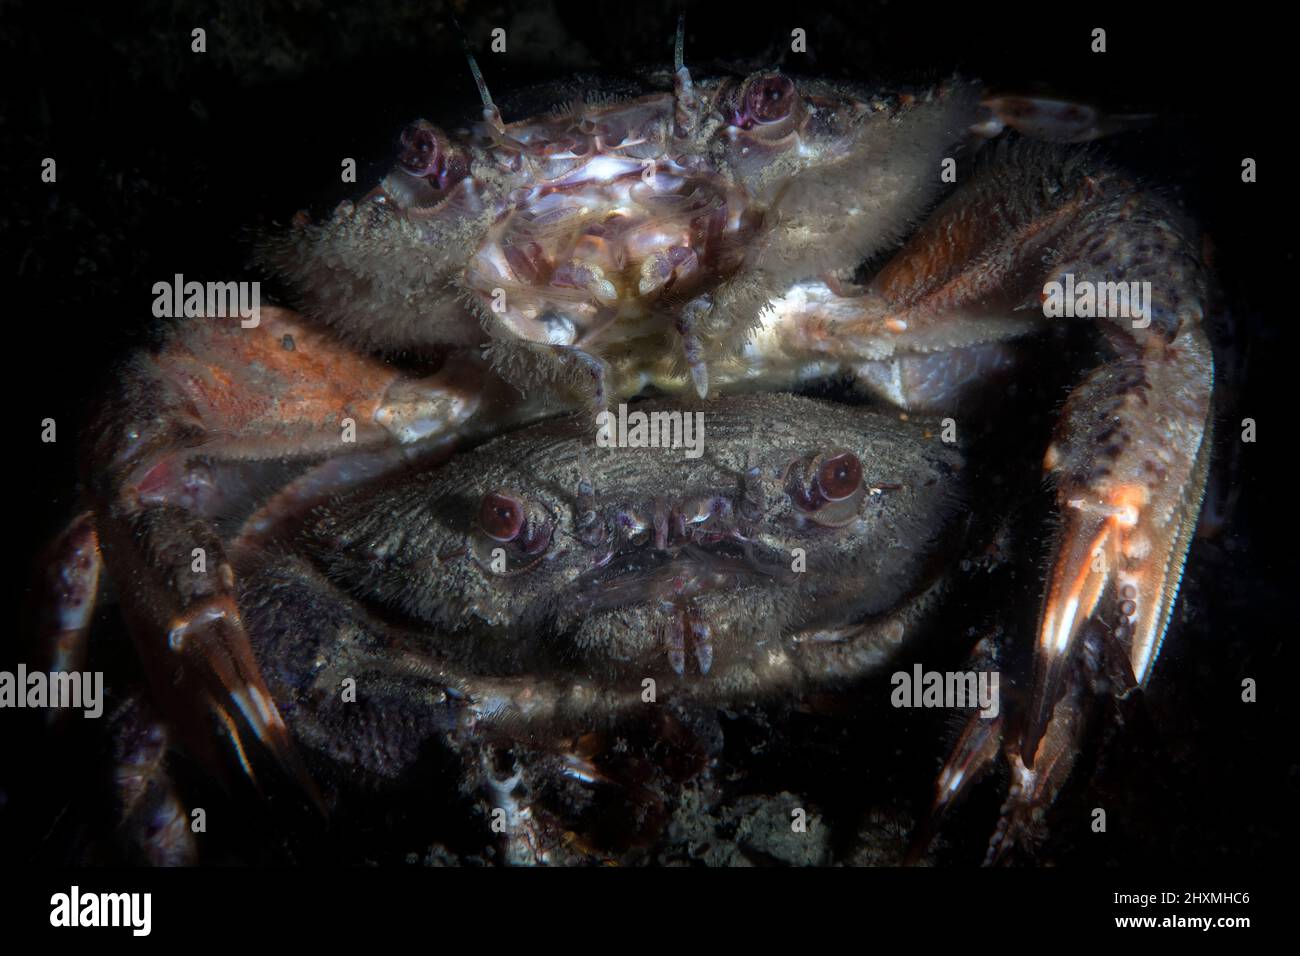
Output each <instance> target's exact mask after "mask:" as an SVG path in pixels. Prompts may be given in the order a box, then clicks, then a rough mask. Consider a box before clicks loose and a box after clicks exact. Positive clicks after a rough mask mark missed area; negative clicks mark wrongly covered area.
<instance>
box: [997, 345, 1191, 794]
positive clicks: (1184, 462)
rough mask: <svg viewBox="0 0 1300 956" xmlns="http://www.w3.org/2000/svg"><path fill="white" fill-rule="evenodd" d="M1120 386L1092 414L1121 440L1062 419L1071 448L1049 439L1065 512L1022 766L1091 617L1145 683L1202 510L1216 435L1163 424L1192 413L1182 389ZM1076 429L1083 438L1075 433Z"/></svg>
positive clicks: (1085, 397)
mask: <svg viewBox="0 0 1300 956" xmlns="http://www.w3.org/2000/svg"><path fill="white" fill-rule="evenodd" d="M1189 351H1190V349H1189ZM1162 364H1164V363H1160V362H1152V363H1151V364H1150V365H1148V367H1147V369H1146V374H1147V375H1148V376H1149V377H1150V378H1151V379H1157V380H1158V378H1159V377H1160V373H1161V371H1162V369H1161V365H1162ZM1206 366H1207V368H1208V361H1207V363H1206ZM1207 374H1208V373H1207ZM1117 379H1122V376H1118V377H1117V376H1113V375H1110V374H1108V373H1105V372H1103V373H1101V374H1099V375H1097V376H1095V377H1094V378H1093V380H1092V381H1089V382H1086V383H1085V384H1084V385H1083V386H1082V387H1081V389H1080V391H1079V392H1078V393H1076V396H1075V398H1074V399H1072V403H1075V406H1076V407H1075V408H1074V409H1067V415H1068V414H1072V413H1073V414H1075V415H1078V413H1079V406H1080V405H1082V406H1086V407H1087V408H1089V409H1091V410H1094V411H1096V410H1097V406H1098V403H1097V402H1096V401H1095V399H1096V397H1097V394H1109V393H1110V392H1112V391H1113V390H1114V389H1115V388H1116V386H1115V381H1116V380H1117ZM1123 387H1124V388H1126V389H1127V391H1126V393H1125V399H1124V400H1123V401H1121V402H1120V403H1119V407H1118V409H1116V408H1115V407H1113V406H1114V403H1112V404H1111V405H1106V404H1105V403H1101V410H1100V411H1098V412H1097V414H1095V415H1093V416H1091V417H1092V418H1093V419H1094V420H1101V421H1102V422H1103V423H1104V425H1105V426H1106V427H1111V426H1112V425H1113V428H1112V430H1115V429H1118V430H1119V431H1120V433H1122V434H1124V435H1125V441H1123V442H1121V443H1119V445H1118V446H1116V445H1105V446H1104V448H1103V449H1102V451H1101V453H1097V448H1096V446H1097V445H1098V443H1099V442H1098V433H1096V432H1091V431H1085V430H1082V429H1076V430H1075V431H1074V433H1073V434H1071V433H1070V432H1071V427H1070V424H1069V423H1068V422H1067V425H1066V430H1067V435H1066V437H1065V439H1064V444H1065V450H1062V447H1061V445H1059V444H1053V446H1052V447H1051V448H1050V449H1049V450H1048V453H1047V459H1046V464H1047V467H1048V469H1049V471H1053V472H1058V473H1064V474H1063V478H1062V481H1061V483H1060V488H1059V495H1058V497H1059V500H1060V502H1061V512H1062V516H1063V522H1062V526H1061V529H1060V531H1059V534H1058V538H1057V545H1056V549H1055V553H1054V556H1053V559H1052V563H1051V570H1050V572H1049V575H1048V585H1047V593H1046V598H1045V600H1044V603H1043V610H1042V615H1041V618H1040V624H1039V630H1038V645H1037V648H1036V650H1035V655H1034V679H1033V685H1032V689H1031V692H1030V700H1029V711H1028V715H1027V720H1026V722H1025V726H1024V732H1023V735H1022V737H1021V741H1020V745H1021V753H1022V754H1023V756H1024V761H1025V765H1026V767H1027V768H1033V767H1034V766H1035V764H1036V763H1037V761H1038V760H1039V748H1040V745H1041V742H1042V741H1043V739H1044V735H1045V733H1046V730H1047V726H1048V723H1049V721H1050V720H1051V719H1052V714H1053V710H1054V708H1055V707H1056V705H1057V701H1058V700H1059V699H1060V698H1061V695H1062V691H1063V688H1064V684H1065V679H1066V674H1067V673H1068V671H1069V668H1070V666H1071V661H1072V660H1073V658H1074V657H1075V655H1076V654H1077V652H1078V649H1079V647H1080V644H1079V642H1080V639H1081V636H1082V634H1083V633H1084V629H1085V626H1086V625H1087V624H1088V622H1089V621H1091V620H1094V619H1095V620H1099V621H1101V622H1102V624H1103V629H1104V630H1105V631H1107V632H1108V633H1109V634H1110V635H1111V639H1112V640H1113V641H1114V642H1115V643H1116V644H1117V645H1118V646H1119V647H1120V648H1121V649H1122V651H1123V652H1124V654H1125V655H1126V657H1127V667H1128V674H1127V681H1126V682H1127V683H1131V684H1133V685H1136V686H1139V687H1140V686H1143V685H1144V684H1145V683H1146V681H1147V679H1148V678H1149V677H1150V674H1151V670H1152V667H1153V666H1154V664H1155V661H1156V658H1157V656H1158V655H1159V653H1160V647H1161V644H1162V642H1163V640H1164V635H1165V630H1166V629H1167V627H1168V624H1169V617H1170V615H1171V613H1172V612H1173V607H1174V601H1175V599H1176V598H1177V596H1178V586H1179V583H1180V581H1181V579H1182V572H1183V561H1184V559H1185V557H1186V554H1187V548H1188V545H1189V544H1190V541H1191V537H1192V533H1193V531H1194V530H1195V526H1196V518H1197V515H1198V514H1199V512H1200V502H1201V496H1202V494H1203V490H1204V487H1205V477H1206V469H1207V466H1208V460H1209V442H1207V441H1205V440H1204V438H1203V434H1194V435H1193V434H1190V432H1191V431H1192V430H1191V429H1187V431H1188V432H1189V434H1187V435H1183V434H1180V433H1179V432H1177V431H1175V432H1173V433H1172V434H1170V433H1166V432H1164V431H1163V429H1164V428H1167V427H1168V426H1169V425H1171V424H1179V423H1180V422H1182V421H1187V420H1189V419H1191V420H1193V421H1194V420H1195V419H1194V418H1193V416H1191V415H1188V414H1187V412H1188V411H1192V409H1190V408H1189V409H1182V408H1178V407H1177V406H1178V404H1179V401H1180V398H1179V396H1178V393H1177V392H1174V393H1172V394H1173V395H1174V396H1175V398H1174V401H1169V402H1162V401H1160V399H1159V398H1153V397H1152V396H1151V395H1150V392H1147V391H1145V390H1141V389H1135V388H1132V387H1130V386H1127V385H1126V386H1123ZM1090 393H1092V394H1090ZM1139 396H1140V400H1135V397H1139ZM1079 400H1081V401H1079ZM1186 404H1189V405H1190V404H1191V403H1186ZM1136 405H1140V406H1141V407H1142V409H1143V411H1144V413H1145V414H1144V415H1143V416H1142V419H1140V420H1139V419H1138V418H1137V417H1136V416H1131V415H1129V414H1126V412H1127V411H1128V410H1129V409H1130V408H1132V407H1133V406H1136ZM1157 405H1166V406H1167V407H1165V408H1159V407H1154V406H1157ZM1195 410H1196V411H1197V412H1199V413H1201V414H1203V409H1202V403H1200V402H1197V403H1196V409H1195ZM1116 411H1118V414H1115V412H1116ZM1153 412H1154V414H1152V413H1153ZM1080 417H1087V416H1080ZM1198 417H1199V416H1198ZM1201 421H1202V422H1203V421H1204V418H1203V417H1202V418H1201ZM1102 434H1103V435H1104V434H1106V433H1105V432H1103V433H1102ZM1081 437H1084V438H1086V439H1087V441H1086V442H1081V441H1079V439H1080V438H1081ZM1071 443H1073V446H1074V447H1072V448H1071V447H1070V444H1071ZM1103 443H1104V440H1103ZM1085 444H1086V445H1090V446H1092V447H1091V448H1089V452H1091V453H1090V454H1087V455H1084V454H1081V451H1082V448H1081V446H1083V445H1085ZM1067 458H1068V459H1071V460H1070V461H1067V460H1066V459H1067ZM1081 465H1084V466H1086V471H1087V473H1088V475H1089V479H1090V480H1088V481H1086V482H1078V481H1077V476H1078V475H1079V474H1081V472H1080V466H1081ZM1180 472H1181V473H1182V474H1181V475H1179V480H1177V481H1171V480H1169V479H1170V477H1171V473H1173V474H1177V473H1180ZM1183 476H1185V477H1183Z"/></svg>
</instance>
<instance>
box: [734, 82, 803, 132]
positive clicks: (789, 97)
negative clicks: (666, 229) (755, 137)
mask: <svg viewBox="0 0 1300 956" xmlns="http://www.w3.org/2000/svg"><path fill="white" fill-rule="evenodd" d="M793 107H794V82H793V81H792V80H791V79H790V78H789V77H788V76H781V75H780V74H779V73H777V74H772V75H771V76H760V77H758V78H757V79H755V80H753V81H751V82H750V84H749V88H748V89H747V90H746V91H745V113H746V114H747V115H748V117H749V119H750V120H751V121H752V122H755V123H777V122H780V121H781V120H783V119H785V118H786V117H787V116H789V115H790V110H791V109H792V108H793Z"/></svg>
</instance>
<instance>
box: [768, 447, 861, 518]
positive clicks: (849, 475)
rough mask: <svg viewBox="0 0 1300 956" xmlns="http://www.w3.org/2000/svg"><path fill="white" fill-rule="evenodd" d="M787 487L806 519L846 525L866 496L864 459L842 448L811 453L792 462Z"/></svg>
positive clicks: (787, 476)
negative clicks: (816, 453) (863, 473)
mask: <svg viewBox="0 0 1300 956" xmlns="http://www.w3.org/2000/svg"><path fill="white" fill-rule="evenodd" d="M785 490H786V494H788V495H789V496H790V501H791V502H792V503H793V504H794V506H795V508H797V509H798V510H799V511H800V512H801V513H802V515H803V516H804V518H805V519H806V520H808V521H810V522H812V523H813V524H818V525H821V526H822V527H826V528H837V527H842V526H843V525H845V524H846V523H848V522H849V521H852V520H853V518H854V517H855V516H856V515H857V513H858V508H859V507H860V506H861V504H862V499H863V498H864V497H865V496H866V489H865V487H864V486H863V484H862V462H861V461H860V460H859V458H858V456H857V455H855V454H853V452H851V451H843V450H839V449H834V450H830V451H827V452H824V453H822V454H819V455H809V456H808V457H807V458H802V459H800V460H799V461H795V462H791V464H790V468H789V470H788V471H787V472H786V478H785Z"/></svg>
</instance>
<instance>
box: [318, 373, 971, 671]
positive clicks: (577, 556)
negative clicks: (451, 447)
mask: <svg viewBox="0 0 1300 956" xmlns="http://www.w3.org/2000/svg"><path fill="white" fill-rule="evenodd" d="M633 414H637V415H640V414H644V415H646V416H647V421H649V422H650V423H651V424H650V426H649V427H650V429H651V430H652V431H653V432H654V433H655V434H656V435H662V436H664V437H665V438H666V437H667V436H668V435H669V434H671V433H672V429H673V427H675V425H674V423H676V424H677V425H679V424H680V422H681V421H682V419H683V418H684V417H688V416H693V415H698V416H699V421H697V422H696V423H695V426H694V427H698V428H699V429H700V430H701V434H700V437H701V438H703V442H702V447H703V454H702V455H701V456H699V457H697V458H692V457H688V456H687V454H686V449H684V448H682V447H676V448H674V447H600V446H598V445H597V444H596V443H595V442H594V441H593V438H592V430H591V423H590V418H589V417H588V416H586V415H577V416H569V417H566V418H562V419H559V420H553V421H550V422H546V423H542V424H540V425H536V426H533V427H531V428H528V429H525V430H523V431H520V432H515V433H513V434H510V435H507V436H504V437H502V438H499V439H496V440H494V441H492V442H489V443H488V444H487V445H485V446H483V447H481V448H479V449H476V450H475V451H473V452H469V453H467V454H464V455H462V456H460V457H458V458H457V459H455V460H453V461H452V462H451V463H449V464H448V465H447V466H445V467H444V468H442V469H439V470H436V471H433V472H429V473H422V474H419V475H416V476H413V477H411V478H409V479H406V480H403V481H401V482H399V483H396V484H392V485H389V486H386V487H383V488H380V489H377V490H373V491H365V492H360V493H358V494H356V495H355V496H352V497H351V498H348V499H345V500H343V501H341V502H339V503H336V504H333V505H331V506H329V507H328V508H326V509H324V510H323V511H322V512H321V514H320V515H319V517H318V518H317V519H315V520H314V521H313V522H312V524H311V527H310V529H309V532H308V534H309V540H310V542H311V546H310V548H309V550H311V551H313V552H314V553H315V554H316V555H317V560H318V561H319V562H320V564H321V565H322V567H323V568H324V569H325V571H326V574H327V576H328V577H329V578H330V579H331V580H334V581H337V582H339V583H340V584H341V585H342V586H343V587H344V588H345V589H346V590H348V591H349V592H350V593H353V594H355V595H358V596H359V597H362V598H363V599H365V600H368V601H374V602H376V603H377V604H379V605H381V606H383V607H386V608H388V609H389V611H390V612H396V613H398V614H400V615H401V616H402V617H404V618H406V619H409V620H412V621H418V622H421V623H422V624H423V625H424V626H426V627H429V628H431V629H433V630H434V631H451V632H460V631H465V632H467V634H466V636H465V637H463V638H460V639H455V640H452V641H451V642H450V646H451V647H452V648H458V650H451V651H450V653H451V654H452V655H453V656H458V655H461V654H463V655H466V656H467V659H468V666H472V667H474V668H475V669H479V668H482V667H484V666H485V665H486V663H487V662H490V661H495V662H497V666H500V667H503V668H505V669H507V670H509V671H511V672H516V671H527V672H530V673H547V672H551V673H558V672H563V670H564V669H565V668H572V667H573V666H574V661H575V659H577V660H581V661H582V662H583V668H584V669H595V670H596V671H598V672H601V671H603V672H605V673H608V674H611V675H615V676H617V675H622V676H624V677H628V676H632V677H639V676H644V675H647V674H654V675H662V674H666V673H668V672H670V671H671V672H675V673H677V674H682V673H683V672H684V671H685V669H686V657H685V654H686V653H687V652H688V651H689V652H690V653H691V656H693V659H694V661H695V665H694V673H696V674H710V675H711V681H712V683H711V685H710V693H719V694H723V695H725V693H726V690H727V688H728V686H729V685H730V684H737V685H738V684H739V683H746V684H751V685H756V686H763V684H764V679H763V677H762V672H763V671H765V670H769V669H770V670H777V669H779V668H780V667H784V666H787V665H788V662H786V661H785V660H784V659H785V657H786V656H787V652H788V650H789V644H788V640H789V638H790V637H791V636H792V635H793V634H794V633H796V632H798V631H801V630H804V629H807V628H813V627H820V626H842V625H848V624H853V623H860V622H861V621H862V620H864V619H868V618H870V617H871V616H873V615H878V614H882V613H885V612H887V611H889V610H891V609H893V608H894V607H896V606H897V605H899V604H900V603H902V602H903V601H904V600H905V599H906V597H907V596H908V595H909V593H911V591H912V590H913V589H914V588H916V586H917V584H918V582H919V581H920V580H921V578H922V576H923V573H924V571H925V569H926V568H927V567H928V566H930V563H931V556H932V554H933V551H934V547H935V544H936V541H937V539H939V538H940V536H941V535H942V533H943V532H944V529H945V526H946V524H947V520H948V518H949V517H950V516H951V515H952V513H953V511H954V509H955V507H956V503H957V501H958V495H957V493H956V491H957V479H956V477H955V473H956V467H957V465H958V463H959V460H960V459H959V458H958V456H957V454H956V453H955V452H954V451H952V450H951V449H950V448H948V447H947V446H945V445H943V444H942V443H941V442H939V441H938V440H937V438H925V437H923V435H922V433H921V431H920V430H919V429H918V427H917V426H915V425H909V424H906V423H901V422H899V421H898V420H897V419H896V418H891V417H889V416H885V415H880V414H878V413H875V412H871V411H868V410H865V409H861V408H852V407H844V406H838V405H833V404H828V403H825V402H818V401H815V400H812V399H804V398H798V397H794V396H789V395H755V396H747V397H737V398H730V399H726V400H722V401H716V402H709V403H703V404H700V403H697V404H696V405H695V406H694V407H692V406H691V405H689V404H688V405H683V404H680V403H677V404H665V403H659V402H649V403H640V404H638V405H635V406H633ZM649 416H657V417H649ZM663 444H665V445H668V444H671V442H669V441H665V442H663ZM446 652H447V651H446V650H443V651H440V653H446ZM774 655H775V658H774ZM776 658H780V659H781V662H780V663H777V662H776ZM795 666H796V668H797V667H798V665H795Z"/></svg>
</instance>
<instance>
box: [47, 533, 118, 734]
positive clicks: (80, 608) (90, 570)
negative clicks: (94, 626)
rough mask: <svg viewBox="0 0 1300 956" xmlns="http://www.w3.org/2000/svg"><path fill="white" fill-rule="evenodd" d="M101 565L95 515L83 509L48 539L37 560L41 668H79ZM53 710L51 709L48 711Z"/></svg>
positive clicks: (97, 588)
mask: <svg viewBox="0 0 1300 956" xmlns="http://www.w3.org/2000/svg"><path fill="white" fill-rule="evenodd" d="M103 569H104V558H103V555H102V554H101V553H100V550H99V534H98V532H97V531H96V530H95V521H94V516H93V515H92V514H91V513H90V512H89V511H85V512H82V513H81V514H79V515H77V516H76V517H75V518H73V519H72V521H70V522H69V523H68V526H67V527H66V528H64V530H63V531H62V532H61V533H60V534H59V536H58V537H57V538H56V539H55V540H54V541H53V542H51V544H50V546H49V547H48V548H47V549H46V551H45V554H44V556H43V558H42V560H41V562H40V578H39V579H38V581H37V583H36V595H35V596H36V599H37V605H36V606H37V608H38V615H39V616H38V618H37V622H36V628H37V633H36V641H37V645H36V648H35V652H34V660H35V663H36V665H37V666H38V667H40V668H41V669H42V670H46V671H79V670H81V669H82V667H83V666H84V664H85V662H86V653H87V647H86V642H87V640H88V638H89V635H90V624H91V620H92V618H93V616H94V613H95V605H96V603H97V597H98V593H99V582H100V576H101V574H102V573H103ZM58 713H59V711H57V710H52V711H50V716H51V717H55V716H57V714H58Z"/></svg>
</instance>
